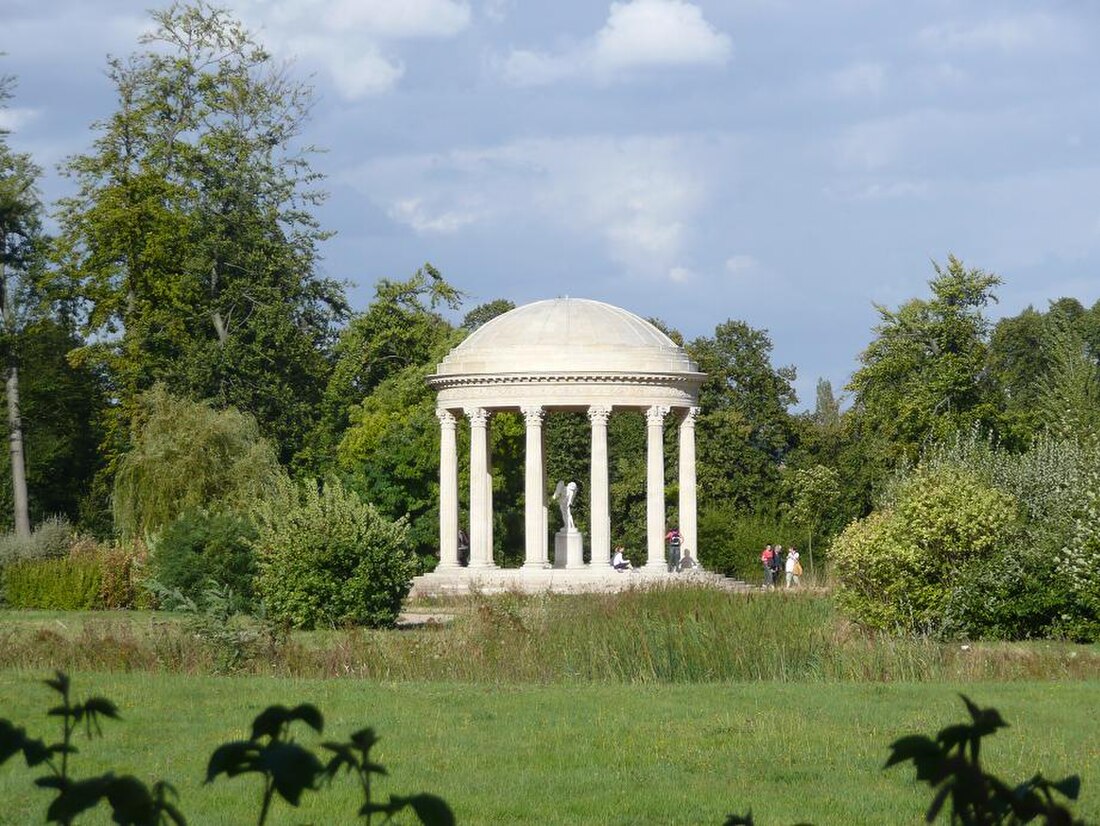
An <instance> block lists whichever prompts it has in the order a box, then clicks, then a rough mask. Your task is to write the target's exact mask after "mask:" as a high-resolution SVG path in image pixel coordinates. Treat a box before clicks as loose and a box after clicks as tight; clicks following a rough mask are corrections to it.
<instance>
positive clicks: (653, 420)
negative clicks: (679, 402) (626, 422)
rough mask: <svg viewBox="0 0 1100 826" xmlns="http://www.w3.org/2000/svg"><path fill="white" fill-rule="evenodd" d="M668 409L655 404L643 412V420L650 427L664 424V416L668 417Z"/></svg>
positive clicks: (662, 405)
mask: <svg viewBox="0 0 1100 826" xmlns="http://www.w3.org/2000/svg"><path fill="white" fill-rule="evenodd" d="M671 409H672V408H670V407H669V406H668V405H664V404H655V405H653V407H650V408H649V409H648V410H646V412H645V420H646V422H648V423H649V424H651V425H655V424H656V425H660V424H664V422H665V416H667V415H668V413H669V411H670V410H671Z"/></svg>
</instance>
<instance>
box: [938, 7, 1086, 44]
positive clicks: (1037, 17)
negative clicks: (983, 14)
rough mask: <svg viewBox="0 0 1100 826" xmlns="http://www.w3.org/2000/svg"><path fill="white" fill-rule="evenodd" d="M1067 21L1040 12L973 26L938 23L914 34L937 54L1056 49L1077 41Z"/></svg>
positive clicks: (1001, 18)
mask: <svg viewBox="0 0 1100 826" xmlns="http://www.w3.org/2000/svg"><path fill="white" fill-rule="evenodd" d="M1077 38H1078V35H1077V33H1076V32H1075V30H1074V27H1072V26H1071V25H1070V24H1069V23H1068V22H1066V21H1063V20H1061V19H1059V18H1057V17H1055V16H1053V15H1050V14H1046V13H1044V12H1031V13H1028V14H1019V15H1011V16H1005V17H999V18H990V19H988V20H982V21H980V22H977V23H959V22H950V23H941V24H937V25H933V26H926V27H924V28H923V29H921V30H920V31H919V32H918V33H917V43H918V44H919V45H921V46H923V47H925V48H929V49H933V50H940V51H973V50H989V49H992V50H995V51H1002V52H1020V51H1024V50H1029V49H1042V50H1045V49H1060V48H1064V47H1066V46H1067V45H1070V44H1072V43H1074V42H1076V41H1077Z"/></svg>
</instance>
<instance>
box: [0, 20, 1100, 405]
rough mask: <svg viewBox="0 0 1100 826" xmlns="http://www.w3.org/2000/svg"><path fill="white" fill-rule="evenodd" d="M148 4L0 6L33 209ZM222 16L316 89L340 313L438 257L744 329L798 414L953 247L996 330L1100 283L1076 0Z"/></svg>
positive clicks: (1086, 35) (18, 144) (542, 286)
mask: <svg viewBox="0 0 1100 826" xmlns="http://www.w3.org/2000/svg"><path fill="white" fill-rule="evenodd" d="M149 5H150V0H146V2H131V1H130V0H46V1H45V2H44V1H43V0H0V52H6V53H7V55H6V57H4V58H0V73H4V74H11V75H15V76H16V78H17V82H18V85H17V88H16V98H15V100H14V101H12V102H11V103H12V107H11V108H9V109H8V110H7V111H6V112H4V113H3V114H2V115H0V119H2V121H0V125H2V126H5V127H6V128H9V129H11V130H12V135H11V136H10V137H9V143H10V144H11V145H12V146H13V147H14V148H15V149H17V150H19V151H26V152H30V153H32V154H33V156H34V158H35V160H36V161H37V162H38V163H39V165H41V166H42V167H44V168H45V169H46V170H47V174H46V176H45V178H44V180H43V182H42V189H43V194H44V196H45V198H46V199H47V201H53V200H55V199H56V198H58V197H60V196H62V195H64V194H67V193H68V192H69V191H70V190H69V187H70V186H71V183H70V182H69V181H68V180H67V179H65V178H63V177H61V176H60V175H58V174H57V172H56V165H57V164H58V163H59V162H60V161H62V160H63V159H64V158H66V157H68V156H71V155H73V154H75V153H80V152H84V151H87V150H88V149H89V147H90V146H91V143H92V140H93V138H94V132H93V131H92V129H91V124H92V123H93V122H94V121H95V120H96V119H98V118H103V117H106V116H107V115H109V114H110V113H111V112H112V111H113V107H114V92H113V89H112V88H111V86H110V84H109V82H108V80H107V78H106V76H105V74H104V68H105V66H106V59H107V56H108V55H116V56H125V55H127V54H130V53H131V52H133V51H135V50H137V49H138V45H137V39H138V37H139V36H140V34H141V32H142V31H143V30H145V29H146V28H148V25H149V19H148V16H147V15H146V13H145V11H144V10H145V8H147V7H148V6H149ZM221 5H224V6H227V7H228V8H230V9H232V10H233V12H234V13H235V14H236V15H237V16H238V17H239V18H240V19H241V20H243V21H244V22H245V23H246V25H247V26H248V27H249V28H250V29H251V30H252V31H254V32H255V33H256V35H257V37H258V39H259V40H260V41H261V42H262V43H263V44H264V45H265V46H267V47H268V48H269V50H271V51H272V52H273V54H275V55H276V56H277V57H278V58H279V59H286V60H292V61H293V66H292V71H293V73H294V74H295V76H296V77H299V78H301V79H303V80H308V81H309V82H310V83H311V84H312V85H313V86H314V89H315V92H316V94H317V98H318V99H317V103H316V105H315V107H314V109H313V113H312V117H311V120H310V122H309V124H308V125H307V128H306V130H305V134H304V135H303V139H304V140H305V141H307V142H308V143H311V144H314V145H317V146H319V147H323V148H324V149H325V150H326V151H325V153H324V154H322V155H319V156H317V157H316V158H315V166H316V167H317V168H318V170H320V171H321V172H323V173H324V174H325V175H326V176H327V180H326V186H327V188H328V190H329V192H330V197H329V199H328V201H327V202H326V203H325V205H324V206H323V207H322V208H321V209H320V210H319V211H318V217H319V218H320V220H321V222H322V225H323V226H324V227H325V228H327V229H331V230H335V231H336V235H335V236H334V237H333V238H332V239H331V240H329V241H327V242H325V244H324V247H323V255H324V260H323V262H322V272H323V274H324V275H326V276H329V277H333V278H337V279H341V280H346V281H347V282H348V283H349V284H350V289H349V294H350V298H351V301H352V305H353V307H355V308H357V309H362V308H364V307H365V306H366V305H367V303H368V302H369V301H370V299H371V297H372V295H373V288H374V284H375V283H376V282H377V280H378V279H379V278H383V277H385V278H391V279H403V278H406V277H408V276H409V275H411V274H412V273H413V272H414V271H415V270H416V269H417V268H418V267H419V266H420V265H422V264H423V263H424V262H431V263H432V264H434V265H435V266H436V267H438V268H439V269H440V270H441V271H442V273H443V274H444V276H445V277H446V278H447V280H448V281H449V282H450V283H452V284H454V285H455V286H457V287H458V288H459V289H461V290H463V291H464V292H466V293H467V294H468V295H469V301H468V303H467V306H466V309H471V308H472V307H474V306H476V305H477V304H479V303H482V302H484V301H490V300H492V299H495V298H507V299H510V300H512V301H514V302H515V303H517V304H523V303H526V302H528V301H534V300H538V299H542V298H552V297H557V296H572V297H578V298H593V299H597V300H601V301H607V302H609V303H612V304H616V305H619V306H622V307H625V308H626V309H628V310H631V311H633V312H635V313H637V314H638V315H640V316H642V317H656V318H660V319H661V320H662V321H664V322H666V323H667V324H669V325H671V326H673V327H675V328H676V329H678V330H680V331H681V332H682V333H683V334H684V335H685V336H686V337H687V338H689V339H690V338H693V337H696V336H701V335H712V334H713V332H714V328H715V326H716V325H717V324H720V323H722V322H723V321H725V320H727V319H738V320H743V321H745V322H747V323H748V324H750V325H751V326H753V327H757V328H762V329H766V330H767V331H768V333H769V335H770V337H771V339H772V341H773V343H774V351H773V363H774V364H776V365H777V366H779V365H788V364H790V365H794V366H795V367H796V368H797V370H798V381H797V383H796V389H797V391H798V394H799V397H800V402H801V404H800V407H805V406H809V407H812V406H813V403H814V387H815V385H816V382H817V379H818V378H826V379H829V380H830V381H831V382H832V384H833V387H834V389H835V390H837V391H838V392H839V391H840V390H841V388H842V387H843V386H844V385H845V384H846V383H847V381H848V379H849V377H850V375H851V373H852V371H853V370H854V369H856V367H857V365H858V356H859V353H860V352H861V351H862V350H863V348H865V347H866V345H867V344H868V342H869V341H870V340H871V338H872V336H873V327H874V325H875V323H876V321H877V319H878V315H877V312H876V310H875V305H876V304H881V305H885V306H887V307H896V306H898V305H899V304H900V303H902V302H904V301H905V300H907V299H909V298H913V297H918V296H925V295H927V294H928V288H927V282H928V280H929V279H930V278H931V277H933V275H934V271H933V263H932V262H933V261H936V262H941V263H942V262H945V261H946V259H947V256H948V254H954V255H956V256H958V257H959V258H960V259H962V260H963V262H964V263H965V264H966V265H967V266H971V267H980V268H982V269H984V270H987V271H992V272H995V273H997V274H998V275H1000V276H1001V277H1002V278H1003V279H1004V284H1003V285H1002V286H1001V287H1000V288H999V290H998V296H999V303H998V305H997V306H996V307H995V308H994V309H993V310H992V313H991V314H992V316H993V317H994V318H996V317H999V316H1002V315H1013V314H1015V313H1018V312H1019V311H1020V310H1022V309H1023V308H1024V307H1026V306H1028V305H1029V304H1030V305H1033V306H1035V307H1036V308H1037V309H1045V307H1046V305H1047V302H1048V300H1051V299H1054V298H1058V297H1061V296H1073V297H1076V298H1078V299H1079V300H1081V301H1082V303H1084V304H1086V306H1088V305H1091V304H1092V303H1093V302H1095V301H1097V300H1098V299H1100V266H1098V265H1100V93H1098V89H1100V48H1097V46H1096V44H1097V43H1100V3H1095V2H1092V0H1047V1H1046V2H1044V0H1028V1H1027V2H1023V1H1018V0H996V2H990V1H988V0H908V1H907V2H898V0H690V1H689V0H618V1H617V2H607V0H553V2H536V0H227V1H226V2H223V3H221Z"/></svg>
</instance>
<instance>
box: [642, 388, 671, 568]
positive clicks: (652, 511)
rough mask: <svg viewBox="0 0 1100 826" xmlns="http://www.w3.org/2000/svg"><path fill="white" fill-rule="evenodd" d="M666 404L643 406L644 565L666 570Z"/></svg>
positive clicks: (667, 409)
mask: <svg viewBox="0 0 1100 826" xmlns="http://www.w3.org/2000/svg"><path fill="white" fill-rule="evenodd" d="M668 411H669V408H668V407H664V406H662V405H654V406H653V407H651V408H649V409H648V410H646V414H645V418H646V551H647V558H646V564H645V566H646V568H649V569H650V570H653V571H667V570H668V562H667V559H666V556H665V439H664V434H665V427H664V421H665V416H667V415H668Z"/></svg>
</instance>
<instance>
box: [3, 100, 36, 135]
mask: <svg viewBox="0 0 1100 826" xmlns="http://www.w3.org/2000/svg"><path fill="white" fill-rule="evenodd" d="M40 114H41V112H40V110H38V109H29V108H20V107H18V106H13V107H12V108H10V109H0V131H5V132H18V131H19V130H20V129H22V128H23V127H24V126H26V125H27V124H28V123H30V122H32V121H33V120H35V119H36V118H37V117H38V116H39V115H40Z"/></svg>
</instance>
